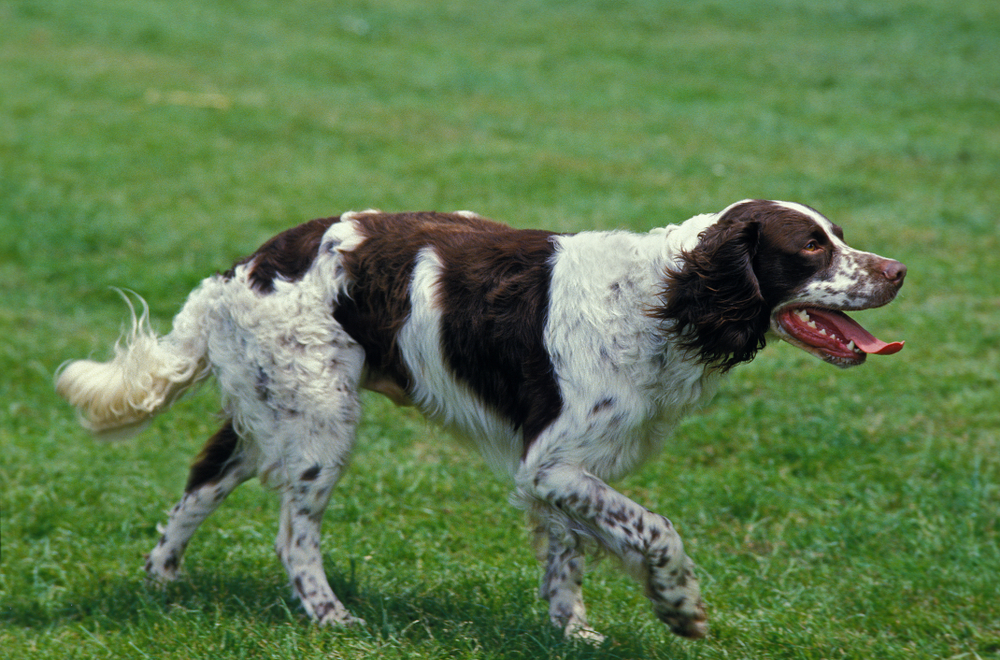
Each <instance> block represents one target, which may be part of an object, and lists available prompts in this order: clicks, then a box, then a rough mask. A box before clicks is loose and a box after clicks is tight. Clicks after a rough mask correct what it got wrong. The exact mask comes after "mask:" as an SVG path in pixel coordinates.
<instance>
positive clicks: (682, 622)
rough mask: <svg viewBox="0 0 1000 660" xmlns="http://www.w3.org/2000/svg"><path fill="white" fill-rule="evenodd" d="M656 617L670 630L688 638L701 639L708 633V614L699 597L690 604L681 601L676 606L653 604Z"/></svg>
mask: <svg viewBox="0 0 1000 660" xmlns="http://www.w3.org/2000/svg"><path fill="white" fill-rule="evenodd" d="M653 611H654V612H655V613H656V617H657V618H658V619H659V620H660V621H662V622H663V623H665V624H667V627H669V628H670V632H672V633H674V634H675V635H679V636H681V637H687V638H688V639H701V638H702V637H704V636H705V635H707V634H708V615H707V614H706V612H705V603H703V602H702V601H701V600H700V599H699V600H698V601H697V602H695V603H694V605H693V606H692V605H690V604H689V603H688V602H684V601H682V602H681V603H677V606H676V607H665V606H664V604H660V606H654V607H653Z"/></svg>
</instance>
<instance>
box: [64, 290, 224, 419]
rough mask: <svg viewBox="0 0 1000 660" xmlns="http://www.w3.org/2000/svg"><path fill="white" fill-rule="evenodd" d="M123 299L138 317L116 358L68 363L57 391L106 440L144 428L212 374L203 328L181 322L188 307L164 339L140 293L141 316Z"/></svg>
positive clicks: (123, 338) (117, 349) (118, 346)
mask: <svg viewBox="0 0 1000 660" xmlns="http://www.w3.org/2000/svg"><path fill="white" fill-rule="evenodd" d="M119 293H122V292H121V291H119ZM196 294H197V290H196V292H195V294H193V295H192V299H193V298H194V297H195V295H196ZM122 297H123V298H125V301H126V303H128V306H129V310H130V311H131V314H132V329H131V331H129V332H128V333H126V334H125V335H124V336H123V337H122V338H120V339H119V340H118V342H117V343H116V344H115V355H114V358H112V359H111V360H109V361H108V362H95V361H93V360H76V361H73V362H68V363H66V364H65V365H63V366H62V367H61V368H60V369H59V372H58V373H57V375H56V391H57V392H58V393H59V394H60V395H61V396H62V397H63V398H65V399H66V400H67V401H69V402H70V404H72V405H73V406H74V407H75V408H76V409H77V410H78V411H79V412H80V422H81V423H82V424H83V426H84V427H86V428H87V429H88V430H90V431H92V432H94V433H97V434H100V435H105V436H110V435H114V436H118V435H127V434H130V433H133V432H136V431H138V430H140V429H141V427H142V425H144V424H145V423H146V422H148V421H149V420H150V419H151V418H152V417H153V416H154V415H156V414H157V413H159V412H161V411H163V410H165V409H166V408H168V407H169V406H170V405H171V404H172V403H173V402H174V401H176V400H177V398H178V397H179V396H180V395H181V394H183V393H184V392H185V391H186V390H187V389H188V388H190V387H191V386H192V385H194V384H196V383H197V382H198V381H200V380H203V379H204V378H205V377H206V376H207V375H208V373H209V370H208V366H207V361H206V357H205V346H206V340H205V338H204V337H202V336H200V331H201V325H200V324H197V323H194V324H192V323H190V322H188V323H183V322H182V323H178V321H182V317H184V316H186V315H185V311H187V309H186V308H187V306H185V310H182V311H181V313H180V314H178V317H177V319H176V320H175V323H174V330H173V331H172V332H171V333H170V334H169V335H167V336H165V337H162V338H161V337H157V335H156V333H155V332H154V331H153V329H152V328H151V327H150V325H149V307H148V305H146V301H144V300H143V299H142V298H141V297H139V296H138V295H137V294H136V297H137V298H139V301H140V303H142V314H141V315H140V316H138V317H136V313H135V307H133V306H132V302H131V301H130V300H129V298H128V296H126V295H125V294H124V293H122ZM190 302H191V301H190V300H189V303H190Z"/></svg>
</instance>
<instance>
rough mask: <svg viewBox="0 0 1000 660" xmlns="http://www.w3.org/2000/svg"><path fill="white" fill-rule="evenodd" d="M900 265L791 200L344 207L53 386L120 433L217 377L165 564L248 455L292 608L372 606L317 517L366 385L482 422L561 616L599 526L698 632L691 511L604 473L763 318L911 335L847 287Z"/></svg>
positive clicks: (830, 351) (67, 369)
mask: <svg viewBox="0 0 1000 660" xmlns="http://www.w3.org/2000/svg"><path fill="white" fill-rule="evenodd" d="M905 276H906V266H904V265H903V264H902V263H900V262H898V261H895V260H892V259H886V258H883V257H880V256H878V255H875V254H872V253H868V252H862V251H859V250H856V249H854V248H851V247H849V246H848V245H847V244H846V243H845V242H844V235H843V232H842V231H841V229H840V227H838V226H837V225H835V224H833V223H832V222H831V221H829V220H828V219H827V218H826V217H824V216H823V215H821V214H820V213H819V212H817V211H816V210H814V209H812V208H810V207H807V206H804V205H800V204H795V203H788V202H775V201H764V200H744V201H741V202H737V203H735V204H732V205H730V206H728V207H727V208H725V209H723V210H722V211H721V212H719V213H714V214H704V215H697V216H695V217H693V218H691V219H689V220H687V221H686V222H683V223H682V224H679V225H672V226H667V227H664V228H658V229H653V230H651V231H649V232H648V233H631V232H624V231H602V232H583V233H578V234H557V233H552V232H548V231H541V230H532V229H525V230H519V229H512V228H510V227H507V226H505V225H502V224H499V223H496V222H493V221H491V220H487V219H485V218H483V217H481V216H479V215H476V214H474V213H471V212H468V211H460V212H456V213H449V214H445V213H436V212H419V213H383V212H380V211H376V210H368V211H363V212H350V213H345V214H343V215H341V216H339V217H331V218H324V219H318V220H313V221H311V222H307V223H305V224H303V225H300V226H298V227H295V228H293V229H289V230H287V231H285V232H284V233H281V234H279V235H277V236H275V237H274V238H273V239H271V240H270V241H268V242H266V243H265V244H264V245H263V246H262V247H261V248H260V249H258V250H257V251H256V252H255V253H254V254H252V255H251V256H249V257H247V258H246V259H243V260H242V261H240V262H238V263H237V264H236V265H235V266H234V267H233V268H232V269H230V270H229V271H227V272H224V273H217V274H215V275H212V276H211V277H208V278H207V279H205V280H204V281H203V282H202V283H201V284H200V286H198V288H196V289H195V290H194V291H193V292H192V293H191V294H190V296H189V297H188V299H187V302H186V303H185V304H184V306H183V308H182V309H181V310H180V312H179V313H178V315H177V316H176V318H175V319H174V321H173V327H172V330H171V331H170V333H169V334H167V335H165V336H163V337H158V336H157V335H156V334H154V333H153V331H152V330H151V329H150V327H149V323H148V308H146V309H145V310H144V312H143V313H142V314H141V316H140V317H139V318H138V319H136V317H135V312H134V310H133V327H132V330H131V332H130V333H129V334H128V336H127V337H125V341H124V342H119V344H118V345H116V347H115V354H114V357H113V358H112V359H111V360H110V361H108V362H104V363H101V362H94V361H90V360H81V361H75V362H70V363H68V364H66V365H64V367H62V368H61V370H60V372H59V373H58V375H57V383H56V386H57V390H58V392H59V393H60V394H61V395H62V396H63V397H65V398H66V399H67V400H68V401H69V402H70V403H71V404H72V405H73V406H75V407H76V408H78V409H79V411H80V417H81V421H82V422H83V424H84V425H85V426H86V427H87V428H88V429H90V430H91V431H93V432H95V433H97V434H110V433H122V432H129V431H135V430H137V429H139V428H140V427H141V426H142V425H144V424H145V423H147V422H148V421H149V420H150V418H152V417H153V416H154V415H156V414H157V413H159V412H161V411H163V410H164V409H166V408H167V407H168V406H170V405H171V404H172V403H174V402H175V401H176V400H177V398H178V397H179V396H180V395H181V394H183V393H184V392H185V391H187V390H189V389H190V388H191V387H192V386H193V385H195V384H196V383H198V382H200V381H202V380H204V379H206V378H207V377H209V376H210V375H212V376H214V377H215V379H216V380H217V381H218V384H219V387H220V389H221V392H222V395H223V405H224V411H225V420H226V421H225V423H224V424H223V425H222V428H221V429H220V430H219V431H218V432H217V433H216V434H215V435H214V436H212V437H211V439H209V441H208V443H207V444H206V445H205V447H204V449H203V450H202V452H201V454H200V455H199V456H198V457H197V459H196V460H195V462H194V463H193V465H192V467H191V470H190V474H189V477H188V481H187V486H186V488H185V491H184V495H183V497H182V498H181V500H180V501H179V502H178V503H177V505H176V506H174V508H173V509H172V510H171V512H170V514H169V519H168V522H167V523H166V525H165V526H161V527H160V528H159V530H160V531H161V532H162V537H161V538H160V539H159V542H158V543H157V545H156V547H154V548H153V550H152V552H150V553H149V555H148V556H147V561H146V570H147V572H148V574H149V576H151V577H152V578H154V579H156V580H170V579H173V578H175V576H176V574H177V570H178V565H179V563H180V561H181V557H182V555H183V552H184V550H185V547H186V546H187V544H188V541H189V540H190V538H191V536H192V534H193V533H194V531H195V529H196V528H197V527H198V525H199V524H200V523H201V522H202V521H203V520H205V518H206V517H207V516H208V515H209V514H211V513H212V511H214V510H215V509H216V507H218V506H219V504H220V503H221V502H222V501H223V500H224V499H225V498H226V496H227V495H229V493H231V492H232V491H233V489H235V488H236V487H237V486H238V485H240V484H241V483H243V482H244V481H246V480H248V479H249V478H251V477H253V476H259V477H260V479H261V480H262V481H263V482H265V483H267V484H269V485H272V486H274V487H275V489H276V490H278V491H279V492H280V495H281V500H282V506H281V514H280V523H279V529H278V535H277V541H276V544H275V548H276V551H277V554H278V556H279V557H280V559H281V561H282V562H283V564H284V566H285V569H286V570H287V572H288V576H289V579H290V581H291V585H292V588H293V591H294V594H295V595H296V596H297V597H298V598H299V599H300V600H301V603H302V605H303V606H304V609H305V611H306V612H307V613H308V614H309V615H310V616H311V617H314V618H315V619H316V620H318V621H319V622H320V623H322V624H335V625H346V624H358V623H362V621H361V620H360V619H358V618H356V617H355V616H354V615H352V614H351V613H350V612H349V611H348V610H347V609H346V608H345V606H344V605H343V604H342V603H341V601H340V600H339V599H338V598H337V596H336V595H335V594H334V592H333V591H332V589H331V588H330V586H329V584H328V582H327V579H326V575H325V573H324V569H323V559H322V555H321V551H320V523H321V520H322V516H323V512H324V509H325V507H326V506H327V502H328V501H329V499H330V496H331V492H332V490H333V487H334V485H335V484H336V483H337V480H338V479H339V477H340V476H341V473H342V472H343V470H344V468H345V466H346V465H347V462H348V458H349V455H350V453H351V450H352V447H353V445H354V439H355V430H356V428H357V425H358V422H359V419H360V418H361V403H360V399H359V390H361V389H363V388H364V389H368V390H372V391H375V392H379V393H382V394H384V395H386V396H388V397H389V398H391V399H392V400H393V401H395V402H396V403H398V404H401V405H414V406H416V407H417V408H418V409H419V410H420V411H421V412H422V413H423V414H424V415H425V416H426V417H428V418H430V419H431V420H434V421H436V422H438V423H439V424H440V425H442V426H443V427H445V428H447V429H450V430H452V431H454V432H455V433H456V434H457V435H458V436H460V437H462V438H465V439H467V440H470V441H471V442H472V443H473V444H474V445H475V446H476V447H477V448H478V450H479V451H480V452H481V454H482V456H483V457H484V458H485V460H486V461H487V463H489V465H490V466H491V467H492V469H493V470H494V471H495V472H496V473H498V474H499V475H501V476H503V477H506V478H508V479H509V480H510V482H511V484H512V490H513V495H512V501H513V502H514V503H515V504H516V505H518V506H520V507H522V508H523V509H524V510H525V511H526V512H527V516H528V518H529V522H530V523H531V527H532V529H533V530H534V535H535V540H536V542H537V547H540V548H541V549H542V550H541V552H540V554H539V558H540V559H541V560H542V561H543V562H544V565H545V568H544V574H543V578H542V582H541V589H540V595H541V597H542V598H544V599H546V600H547V601H548V604H549V617H550V619H551V621H552V622H553V623H554V624H555V625H556V626H559V627H560V628H562V629H563V630H565V632H566V634H568V635H575V636H580V637H584V638H587V639H600V635H599V634H598V633H596V632H595V631H593V630H592V629H591V628H590V627H589V625H588V623H587V618H586V610H585V607H584V602H583V598H582V591H581V585H582V581H583V573H584V554H585V552H586V551H588V550H591V549H597V550H599V551H601V552H606V553H610V554H611V555H614V556H616V557H618V558H619V559H620V560H621V564H622V565H623V567H624V568H625V569H626V571H627V572H628V573H630V574H631V575H632V576H633V577H634V578H635V579H636V580H638V581H639V583H640V584H641V585H642V586H643V588H644V590H645V595H646V596H647V597H648V598H649V600H650V602H651V604H652V609H653V612H654V614H655V615H656V616H657V617H658V618H659V619H660V620H662V621H663V622H664V623H666V625H667V626H669V628H670V630H671V631H673V632H674V633H676V634H678V635H681V636H684V637H691V638H697V637H701V636H704V635H705V634H706V632H707V616H706V609H705V604H704V602H703V600H702V597H701V593H700V589H699V585H698V580H697V578H696V576H695V573H694V565H693V563H692V561H691V559H690V558H689V557H688V556H687V555H686V554H685V552H684V549H683V544H682V541H681V538H680V536H679V535H678V533H677V531H676V530H675V529H674V526H673V525H672V524H671V522H670V521H669V520H668V519H667V518H665V517H663V516H660V515H658V514H656V513H653V512H651V511H649V510H647V509H645V508H643V507H642V506H640V505H639V504H637V503H636V502H633V501H632V500H630V499H629V498H627V497H625V496H624V495H622V494H621V493H619V492H617V491H615V490H613V489H612V488H611V487H610V486H608V485H607V482H608V481H611V480H614V479H617V478H619V477H621V476H623V475H625V474H627V473H629V472H631V471H633V470H635V469H636V468H637V467H638V466H640V465H641V464H643V462H644V461H646V460H647V459H649V458H650V457H651V456H653V455H655V454H656V453H657V452H658V451H659V450H660V449H661V446H662V444H663V441H664V438H665V437H667V436H668V435H669V433H670V431H671V429H672V428H673V427H674V426H675V425H676V424H677V422H678V421H679V420H680V419H681V418H682V417H683V416H685V415H687V414H689V413H690V412H692V411H693V410H694V409H696V408H697V407H698V406H699V405H700V404H703V403H704V402H705V401H707V400H708V399H709V398H710V397H711V396H712V394H713V393H714V391H715V390H716V388H717V386H718V384H719V381H720V379H721V378H722V377H723V376H724V375H725V374H726V373H727V372H729V371H730V370H731V369H732V368H733V367H735V366H737V365H739V364H742V363H744V362H749V361H750V360H752V359H753V358H754V357H755V355H756V354H757V352H758V351H759V350H760V349H762V348H763V347H764V346H765V343H766V342H767V340H768V339H782V340H784V341H787V342H789V343H790V344H792V345H794V346H797V347H799V348H801V349H802V350H804V351H806V352H808V353H811V354H812V355H815V356H816V357H818V358H820V359H822V360H824V361H826V362H829V363H831V364H834V365H836V366H838V367H844V368H846V367H852V366H856V365H860V364H861V363H863V362H864V361H865V359H866V357H867V355H868V354H870V353H874V354H881V355H888V354H892V353H895V352H896V351H898V350H900V349H901V348H902V343H901V342H892V343H887V342H883V341H881V340H879V339H877V338H876V337H874V336H873V335H872V334H870V333H869V332H868V331H866V330H864V329H863V328H862V327H861V326H860V325H858V324H857V323H856V322H855V321H853V320H852V319H851V318H849V317H848V316H847V315H846V314H845V313H844V312H846V311H853V310H863V309H868V308H874V307H879V306H882V305H885V304H887V303H888V302H890V301H891V300H893V298H895V296H896V294H897V292H898V291H899V290H900V287H901V286H902V284H903V280H904V278H905ZM143 305H145V303H143ZM595 546H596V548H595Z"/></svg>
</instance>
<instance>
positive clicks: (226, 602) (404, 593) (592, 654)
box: [2, 569, 650, 659]
mask: <svg viewBox="0 0 1000 660" xmlns="http://www.w3.org/2000/svg"><path fill="white" fill-rule="evenodd" d="M329 578H330V584H331V586H332V587H333V589H334V591H336V592H337V593H338V595H340V596H341V598H342V599H343V601H344V603H345V605H347V607H348V609H350V610H351V611H352V612H353V613H355V614H356V615H358V616H360V617H362V618H364V619H365V621H366V625H364V626H361V627H357V628H351V629H347V630H339V631H338V630H336V629H330V628H319V627H317V626H315V625H314V624H313V623H312V622H311V621H310V620H309V619H308V618H307V617H306V615H305V614H304V613H303V611H302V608H301V607H300V606H299V604H298V602H297V601H295V600H294V599H293V598H292V597H291V595H290V593H291V592H290V590H289V589H288V586H287V584H285V583H283V582H279V581H277V580H273V579H269V578H258V577H253V576H246V575H241V574H238V573H224V574H219V573H218V572H208V571H201V570H198V569H194V570H192V571H191V572H190V573H185V574H183V575H182V577H181V578H180V579H179V580H177V581H176V582H171V583H169V584H167V585H158V584H151V583H149V582H148V581H146V580H144V579H143V578H134V579H133V578H121V579H117V580H110V581H107V582H104V583H102V584H101V585H99V586H98V587H97V588H95V589H94V590H92V591H90V592H88V593H87V594H86V595H83V596H82V597H77V595H76V594H74V596H73V597H71V598H68V599H67V600H66V602H65V603H64V604H63V605H62V606H57V607H55V608H52V609H49V610H48V611H42V610H39V609H38V608H34V607H31V606H30V604H27V603H25V604H23V606H22V607H18V606H16V605H15V606H14V607H7V608H4V609H5V612H4V613H3V617H2V618H3V619H4V620H5V621H6V622H7V623H8V624H12V625H15V626H23V627H26V628H40V629H50V628H51V627H52V626H58V625H59V624H60V623H61V622H65V621H74V622H76V623H77V625H80V626H82V627H84V628H89V627H91V624H89V623H88V621H90V622H93V626H94V627H95V628H98V629H101V630H105V631H108V630H119V631H128V630H129V629H139V628H144V627H148V623H149V619H150V618H156V617H158V616H161V615H162V616H166V617H172V618H189V619H191V621H192V625H205V623H204V621H205V619H206V618H212V619H218V620H220V621H221V620H230V621H231V620H234V619H235V620H239V619H244V620H245V621H246V622H247V626H246V628H247V629H256V628H267V627H271V626H288V625H289V624H292V625H295V626H301V628H302V633H303V635H304V636H309V637H312V638H315V636H316V635H331V636H336V635H353V636H360V637H361V638H375V639H377V640H379V641H382V642H393V643H395V644H413V645H415V646H425V645H426V644H427V642H428V641H431V640H433V643H434V644H436V645H438V646H440V647H442V651H444V652H445V653H446V655H451V652H452V651H454V652H455V653H467V652H468V651H469V650H470V648H473V647H479V648H482V649H488V650H489V655H490V657H493V658H508V657H509V658H524V657H552V656H553V655H555V656H564V655H567V654H568V655H570V656H572V657H581V658H594V659H601V658H621V657H649V656H650V653H649V651H650V649H649V648H647V645H646V644H645V643H644V642H643V640H641V639H640V638H638V637H637V636H635V635H631V634H623V635H621V636H620V637H616V636H615V635H614V633H612V635H611V636H610V637H609V639H608V640H606V641H605V642H603V643H602V644H598V645H595V644H589V643H587V642H584V641H579V640H567V639H566V638H565V637H563V635H562V632H561V631H559V630H557V629H556V628H555V627H554V626H552V625H550V624H549V622H548V620H547V615H546V611H545V607H544V604H543V603H540V601H538V600H537V598H536V595H535V594H536V586H535V585H534V584H532V583H530V581H528V580H523V581H522V582H523V584H521V583H516V584H504V585H503V590H502V594H501V593H498V591H496V590H493V589H492V588H491V585H490V584H488V583H487V582H483V581H482V580H479V581H476V580H475V579H474V578H471V577H470V578H469V579H468V580H466V579H464V578H456V579H454V580H449V581H444V582H436V583H435V584H433V585H431V584H429V583H426V582H425V583H414V584H409V585H407V586H405V587H404V588H403V590H401V591H395V592H392V593H389V592H383V591H376V590H373V589H368V588H367V587H365V586H364V584H363V581H362V582H359V581H358V580H356V579H355V577H354V576H353V575H350V574H342V573H336V572H333V571H331V572H330V573H329ZM275 594H280V596H279V597H276V596H275Z"/></svg>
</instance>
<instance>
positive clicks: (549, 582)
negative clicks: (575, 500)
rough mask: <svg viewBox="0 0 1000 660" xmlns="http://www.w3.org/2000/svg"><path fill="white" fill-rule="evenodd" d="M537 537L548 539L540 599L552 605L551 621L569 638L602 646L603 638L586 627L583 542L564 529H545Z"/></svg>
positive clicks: (550, 609) (550, 608) (550, 610)
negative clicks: (542, 535)
mask: <svg viewBox="0 0 1000 660" xmlns="http://www.w3.org/2000/svg"><path fill="white" fill-rule="evenodd" d="M536 533H538V534H544V535H545V536H547V539H546V540H547V548H548V549H547V552H546V557H545V572H544V574H543V575H542V584H541V588H540V589H539V595H540V596H541V597H542V598H544V599H545V600H547V601H548V603H549V619H550V620H551V621H552V624H553V625H555V626H556V627H558V628H562V629H563V630H564V631H565V633H566V636H567V637H576V638H579V639H583V640H586V641H589V642H594V643H600V642H601V641H603V640H604V636H603V635H601V634H600V633H598V632H597V631H595V630H594V629H593V628H591V627H590V626H589V625H588V623H587V608H586V607H585V606H584V604H583V574H584V556H583V552H582V551H581V548H580V539H579V538H578V537H577V536H576V535H575V534H572V533H571V532H568V531H566V530H564V529H558V528H553V527H550V528H548V529H545V528H542V529H540V530H539V531H537V532H536Z"/></svg>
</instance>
